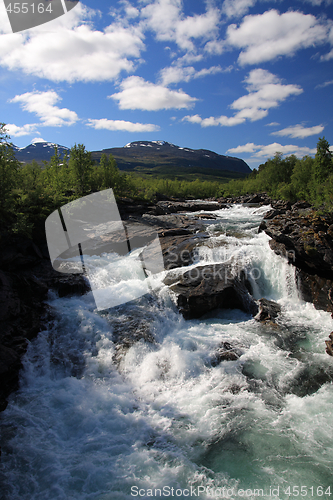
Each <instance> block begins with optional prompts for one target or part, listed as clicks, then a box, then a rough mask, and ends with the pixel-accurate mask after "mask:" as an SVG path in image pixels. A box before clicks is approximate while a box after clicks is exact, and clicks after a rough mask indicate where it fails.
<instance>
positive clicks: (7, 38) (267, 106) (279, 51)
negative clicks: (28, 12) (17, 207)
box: [0, 0, 333, 168]
mask: <svg viewBox="0 0 333 500" xmlns="http://www.w3.org/2000/svg"><path fill="white" fill-rule="evenodd" d="M332 94H333V0H291V1H284V0H275V1H274V0H273V1H271V0H224V1H221V0H206V1H204V0H121V1H116V0H114V1H104V0H94V1H92V0H87V1H85V2H79V3H78V5H77V6H76V7H75V8H73V9H72V10H71V11H70V12H69V13H68V14H66V15H64V16H61V17H59V18H58V19H55V20H54V21H51V22H49V23H46V24H44V25H42V26H39V27H38V28H34V29H30V30H26V31H22V32H20V33H14V34H13V33H12V32H11V28H10V25H9V21H8V19H7V14H6V11H5V8H4V4H3V0H0V99H1V116H0V121H2V122H4V123H6V124H7V128H8V131H9V133H10V135H11V138H12V142H13V143H14V144H16V145H17V146H19V147H24V146H26V145H28V144H29V143H31V142H33V141H35V140H41V139H44V140H46V141H50V142H56V143H58V144H61V145H64V146H68V147H71V146H73V145H74V144H75V143H83V144H85V146H86V148H87V149H88V150H90V151H93V150H99V149H103V148H111V147H120V146H124V145H125V144H127V143H128V142H132V141H136V140H165V141H168V142H171V143H173V144H176V145H179V146H181V147H190V148H193V149H199V148H204V149H210V150H213V151H215V152H217V153H220V154H228V155H231V156H237V157H239V158H243V159H244V160H245V161H246V162H247V163H248V164H249V165H250V166H251V168H254V167H258V165H259V164H260V163H263V162H265V161H266V159H267V158H269V157H272V156H274V154H275V152H276V151H280V152H282V153H283V154H285V155H290V154H296V156H299V157H303V156H304V155H307V154H309V155H313V154H314V153H315V151H316V144H317V141H318V137H322V136H325V137H326V139H327V140H328V141H329V143H330V144H332V143H333V134H332V131H333V99H332Z"/></svg>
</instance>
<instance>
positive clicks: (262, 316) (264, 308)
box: [254, 299, 281, 323]
mask: <svg viewBox="0 0 333 500" xmlns="http://www.w3.org/2000/svg"><path fill="white" fill-rule="evenodd" d="M258 305H259V312H258V314H257V315H256V316H255V317H254V319H256V320H257V321H261V322H264V323H266V322H273V323H274V320H275V319H276V318H277V317H278V315H279V314H280V312H281V306H280V304H278V303H277V302H274V301H272V300H268V299H260V300H258Z"/></svg>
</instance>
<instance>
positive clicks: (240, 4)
mask: <svg viewBox="0 0 333 500" xmlns="http://www.w3.org/2000/svg"><path fill="white" fill-rule="evenodd" d="M256 2H257V0H224V2H223V5H222V12H223V13H224V14H226V16H227V17H229V18H230V17H242V16H243V15H244V14H246V13H247V12H248V11H249V9H250V8H251V7H253V5H255V4H256Z"/></svg>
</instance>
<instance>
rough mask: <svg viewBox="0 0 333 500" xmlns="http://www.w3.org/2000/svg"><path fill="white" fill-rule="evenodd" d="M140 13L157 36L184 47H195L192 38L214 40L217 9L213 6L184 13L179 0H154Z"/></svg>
mask: <svg viewBox="0 0 333 500" xmlns="http://www.w3.org/2000/svg"><path fill="white" fill-rule="evenodd" d="M141 16H142V17H143V18H144V19H145V22H146V27H147V28H148V29H150V30H152V31H154V32H155V34H156V38H157V40H160V41H173V42H175V43H176V44H177V45H178V46H179V47H180V48H181V49H183V50H186V51H194V50H195V46H194V43H193V39H204V40H205V41H207V42H209V41H212V40H215V39H216V36H217V32H218V24H219V21H220V11H219V10H218V9H216V8H213V7H212V6H209V7H208V9H207V11H206V12H205V13H204V14H198V15H194V16H187V17H185V16H184V15H183V12H182V1H181V0H155V1H154V2H152V3H150V4H149V5H147V6H146V7H144V8H143V9H142V11H141Z"/></svg>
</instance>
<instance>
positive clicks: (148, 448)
mask: <svg viewBox="0 0 333 500" xmlns="http://www.w3.org/2000/svg"><path fill="white" fill-rule="evenodd" d="M266 210H267V207H260V208H258V207H245V206H240V205H236V206H234V207H232V208H230V209H223V210H218V211H216V212H214V213H215V215H216V217H217V218H216V220H209V221H206V224H207V231H208V232H209V234H210V238H209V239H207V240H205V242H204V244H202V245H201V246H199V247H198V248H197V251H196V255H195V260H194V262H193V264H192V266H193V267H195V266H198V265H203V264H205V263H216V262H225V261H230V260H232V261H235V262H238V263H242V266H243V268H244V269H246V272H247V278H248V280H249V282H250V284H251V288H252V291H253V295H254V298H255V299H259V298H262V297H265V298H268V299H270V300H274V301H276V302H278V303H279V304H280V306H281V314H280V315H279V317H278V318H277V321H276V323H274V324H261V323H259V322H257V321H256V320H255V319H253V318H252V317H251V316H250V315H248V314H246V313H244V312H242V311H239V310H216V311H213V312H212V313H209V314H207V315H206V316H204V317H203V318H201V319H200V320H189V321H185V320H184V319H183V318H182V316H181V315H180V314H179V313H178V311H177V308H176V306H175V302H174V297H173V295H172V294H170V292H169V290H168V288H167V287H166V286H165V285H164V284H163V277H164V274H162V275H161V276H160V277H159V278H156V279H157V280H159V284H158V285H159V286H158V287H157V286H156V287H155V291H154V292H153V293H151V294H146V295H144V296H142V297H141V298H139V299H136V300H135V301H132V302H128V303H127V304H123V305H119V306H117V307H114V308H111V309H108V310H105V311H103V312H98V311H97V310H96V307H95V303H94V300H93V296H92V294H91V293H88V294H86V295H84V296H82V297H69V298H68V297H67V298H58V297H57V296H55V295H50V297H49V304H50V307H52V309H53V311H54V318H55V320H54V321H52V322H51V323H50V324H49V325H48V327H47V328H46V329H45V331H43V332H41V333H40V334H39V336H38V337H37V338H36V339H35V340H33V341H32V342H31V343H30V345H29V347H28V351H27V353H26V355H25V357H24V361H23V365H24V368H23V370H22V373H21V381H20V389H19V390H18V391H17V392H16V393H15V394H12V396H11V397H10V400H9V405H8V407H7V409H6V411H5V412H3V414H1V416H0V429H1V450H2V455H1V460H0V486H1V488H0V491H1V495H2V496H1V498H3V499H4V500H22V499H24V500H35V499H38V500H46V499H48V500H65V499H66V500H67V499H70V500H91V499H94V500H108V499H110V500H111V499H112V500H122V499H124V500H125V499H131V498H135V497H138V498H144V499H148V498H164V497H169V496H170V497H177V498H182V499H185V498H188V497H195V496H196V497H199V498H201V499H210V498H230V499H236V498H241V497H246V498H249V497H254V496H256V497H262V498H265V499H274V498H275V499H278V498H290V497H291V496H297V491H299V493H300V494H301V492H303V495H302V496H305V492H306V495H307V496H306V497H311V498H318V497H323V498H329V497H330V496H331V495H332V494H333V486H330V484H331V476H332V473H331V464H332V461H333V435H332V424H331V419H332V417H331V415H332V410H333V385H332V381H333V362H332V358H331V357H329V356H327V354H326V353H325V343H324V340H325V338H326V337H327V335H328V333H329V332H330V331H331V330H332V329H333V328H332V319H331V316H330V314H329V313H325V312H323V311H318V310H316V309H314V307H313V306H312V304H308V303H305V302H303V301H302V300H301V299H300V297H299V296H298V293H297V289H296V285H295V277H294V268H293V267H292V266H290V265H288V262H287V260H286V259H284V258H283V257H282V256H278V255H275V254H274V252H273V251H272V250H271V249H270V247H269V237H268V236H267V235H266V234H264V233H259V234H258V227H259V224H260V222H261V220H262V218H263V215H264V213H265V211H266ZM87 259H88V260H89V257H87ZM90 259H91V262H90V264H91V266H93V267H94V268H95V269H97V271H96V273H95V279H96V280H100V282H101V283H103V282H104V281H105V280H107V279H108V272H110V273H111V272H112V266H109V268H108V263H110V262H112V258H111V257H109V256H104V257H101V258H100V259H99V260H98V261H97V260H96V258H95V257H94V256H91V257H90ZM108 269H109V270H108ZM112 276H114V275H112ZM110 279H111V274H110ZM127 279H133V287H140V283H139V281H138V277H137V276H136V275H135V274H133V276H132V278H131V276H127ZM120 285H121V283H120ZM223 345H224V346H225V345H228V346H231V348H232V349H233V351H234V352H237V356H236V357H235V359H231V360H222V361H221V362H215V361H214V360H216V353H217V352H218V350H219V349H220V348H221V346H223ZM288 488H289V489H288ZM293 488H294V489H293ZM295 488H296V489H295ZM301 488H303V489H302V490H301Z"/></svg>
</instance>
